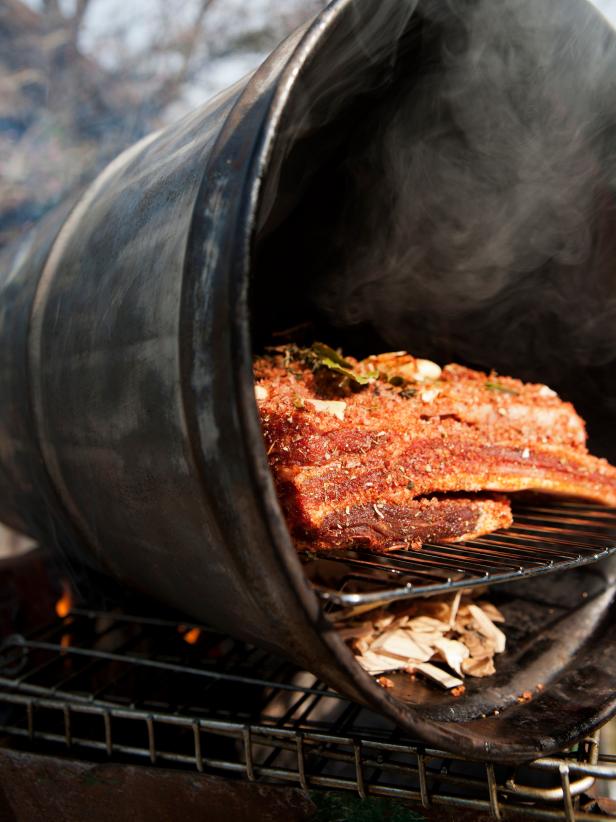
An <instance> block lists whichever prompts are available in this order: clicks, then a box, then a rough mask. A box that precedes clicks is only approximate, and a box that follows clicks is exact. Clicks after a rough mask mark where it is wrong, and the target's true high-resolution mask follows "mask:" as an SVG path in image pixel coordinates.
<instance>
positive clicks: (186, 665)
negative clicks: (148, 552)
mask: <svg viewBox="0 0 616 822" xmlns="http://www.w3.org/2000/svg"><path fill="white" fill-rule="evenodd" d="M153 674H155V675H153ZM0 720H1V721H0V730H1V731H2V732H3V733H4V734H6V735H8V737H9V738H11V739H12V740H13V742H14V744H21V745H23V746H24V747H26V748H29V749H31V748H32V747H33V746H34V747H35V748H36V749H37V750H41V749H42V750H47V751H52V752H54V751H55V752H58V751H70V752H71V753H72V754H73V755H78V756H81V757H83V758H87V759H94V760H101V759H103V760H109V759H111V760H116V761H123V762H126V761H129V762H134V761H137V762H141V763H145V764H148V763H149V764H150V765H151V766H155V765H165V766H168V767H169V766H172V767H177V768H183V769H191V770H197V771H199V772H206V773H211V774H218V775H225V776H227V777H236V778H241V779H247V780H253V781H255V780H257V781H263V782H278V783H284V784H293V785H299V786H301V787H302V788H304V789H337V790H342V791H353V792H355V793H358V794H359V795H360V796H362V797H365V796H380V797H393V798H401V799H407V800H411V801H414V802H416V803H419V804H421V805H423V806H424V807H425V808H429V807H430V806H439V805H440V806H443V805H447V806H452V807H459V808H465V809H476V810H477V811H478V812H485V813H488V814H492V816H494V817H495V818H503V817H505V818H506V817H507V815H508V814H509V813H510V812H511V813H513V812H514V811H515V810H516V809H517V810H523V812H524V814H525V818H537V819H566V820H577V822H583V821H584V820H597V819H608V818H609V817H607V816H602V815H601V814H598V813H595V812H594V810H592V809H593V808H595V805H594V800H592V799H591V798H590V797H589V796H588V794H587V791H589V790H590V789H591V787H592V786H593V783H594V782H595V780H600V781H603V782H604V783H607V782H609V781H613V782H614V784H616V762H615V761H614V758H610V757H603V758H601V757H599V749H598V740H597V737H596V736H595V737H592V738H589V739H587V740H585V742H584V743H583V744H581V745H580V746H579V749H578V750H577V751H576V752H570V753H569V754H568V755H564V754H563V755H562V756H558V757H551V758H544V759H540V760H537V761H536V762H534V763H532V764H530V765H526V766H523V767H517V768H514V767H505V766H494V765H492V764H491V763H483V764H482V763H469V762H467V761H464V760H463V759H462V758H461V757H456V756H454V755H451V754H447V753H444V752H441V751H438V750H433V749H430V748H426V747H425V746H424V745H422V744H421V743H419V742H417V741H416V740H412V739H407V738H405V737H404V736H402V735H401V734H400V732H399V731H397V730H396V728H395V727H394V726H393V725H392V724H391V723H389V722H388V721H387V720H385V719H383V718H382V717H377V716H376V715H374V714H372V713H370V712H369V711H367V710H366V709H363V708H361V707H360V706H358V705H355V704H352V703H350V702H348V701H347V700H346V699H344V698H342V697H340V696H339V695H338V694H336V693H334V692H332V691H330V690H328V689H327V688H326V687H325V686H324V685H323V683H321V682H319V681H317V680H316V679H315V677H314V676H313V675H311V674H308V673H306V672H302V671H298V670H296V669H294V668H293V667H291V666H290V665H289V663H287V662H284V661H282V660H280V659H276V658H274V657H272V656H270V655H269V654H267V653H266V652H264V651H262V650H259V649H257V648H255V647H252V646H249V645H246V644H244V643H242V642H238V641H235V640H231V639H229V638H228V637H226V636H223V635H221V634H219V633H216V632H213V631H210V630H206V629H203V628H198V629H195V627H194V626H186V625H182V626H180V625H178V624H177V623H176V622H174V621H173V620H164V619H158V618H148V617H145V616H140V617H131V616H127V615H125V614H123V613H109V612H96V611H85V610H79V609H76V610H74V611H72V612H71V614H70V615H69V616H68V617H66V618H65V619H63V620H56V621H55V622H54V623H53V624H51V625H50V626H47V627H45V628H43V629H41V630H39V631H37V632H36V633H35V634H33V635H32V636H29V637H28V638H25V637H23V636H13V637H9V638H8V639H7V640H6V641H5V642H4V644H3V646H2V648H1V651H0Z"/></svg>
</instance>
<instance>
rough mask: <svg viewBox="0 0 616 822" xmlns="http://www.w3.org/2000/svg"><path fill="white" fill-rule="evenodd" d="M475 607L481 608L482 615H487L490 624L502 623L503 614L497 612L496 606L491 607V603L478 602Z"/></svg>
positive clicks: (503, 619)
mask: <svg viewBox="0 0 616 822" xmlns="http://www.w3.org/2000/svg"><path fill="white" fill-rule="evenodd" d="M477 605H478V606H479V607H480V608H481V610H482V611H483V612H484V614H487V615H488V616H489V617H490V619H491V620H492V622H504V621H505V617H504V616H503V614H502V613H501V612H500V611H499V610H498V608H497V607H496V605H492V603H491V602H486V601H485V600H481V602H478V603H477Z"/></svg>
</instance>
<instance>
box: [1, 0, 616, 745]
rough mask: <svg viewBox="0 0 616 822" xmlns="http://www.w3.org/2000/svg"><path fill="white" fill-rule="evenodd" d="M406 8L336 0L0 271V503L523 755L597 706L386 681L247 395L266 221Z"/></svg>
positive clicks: (112, 174) (124, 162) (30, 526)
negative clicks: (317, 586) (336, 624)
mask: <svg viewBox="0 0 616 822" xmlns="http://www.w3.org/2000/svg"><path fill="white" fill-rule="evenodd" d="M410 8H411V7H410V5H408V4H406V3H400V2H399V0H378V2H368V0H337V2H334V3H332V4H331V5H330V6H328V8H327V9H326V10H324V11H323V12H322V13H321V14H320V15H318V16H317V17H316V19H315V20H314V21H312V22H311V23H310V24H309V25H307V26H304V27H303V28H301V29H300V30H298V31H297V32H296V33H295V34H293V35H292V36H291V37H290V38H289V39H287V40H286V41H285V42H284V43H282V44H281V45H280V47H279V48H277V49H276V51H274V53H273V54H272V55H271V56H270V57H269V59H268V60H267V61H266V62H265V63H264V64H263V65H262V66H261V68H259V69H258V70H257V71H256V72H255V73H254V74H253V75H252V76H250V77H249V78H248V79H246V80H245V81H242V82H240V83H238V84H236V85H235V86H234V87H232V88H231V89H229V90H228V91H227V92H224V93H223V94H221V95H219V96H218V97H216V98H215V99H214V100H212V101H211V102H209V103H208V104H206V105H205V106H203V107H202V108H200V109H198V110H197V111H195V112H194V113H192V114H190V115H189V116H187V117H186V118H184V119H183V120H181V121H180V122H179V123H177V124H175V125H172V126H170V127H169V128H166V129H165V130H163V131H161V132H159V133H156V134H153V135H151V136H149V137H147V138H145V139H144V140H142V141H141V142H139V143H138V144H136V145H135V146H133V147H132V148H130V149H129V150H127V151H126V152H124V153H123V154H122V155H120V156H119V157H118V158H117V159H116V160H115V161H114V162H112V163H111V164H110V165H109V166H108V167H107V168H106V169H105V170H104V171H103V173H102V174H101V175H100V176H99V177H98V178H97V179H96V180H95V181H94V182H93V183H92V184H91V185H90V187H89V188H88V189H87V190H86V191H85V192H84V193H83V195H82V196H81V197H80V198H79V199H78V200H77V201H76V202H71V203H67V204H66V205H65V206H64V207H62V208H61V209H59V210H57V211H56V212H54V213H53V214H51V215H50V216H49V217H48V218H46V219H45V220H44V221H43V222H42V223H41V224H40V225H39V226H38V228H37V229H36V230H35V232H34V233H33V234H32V235H31V237H30V238H29V239H28V240H27V242H26V243H25V244H24V245H23V246H22V247H21V249H20V251H19V253H18V254H17V256H16V257H15V258H14V260H13V262H12V264H11V265H10V266H8V267H6V268H5V269H4V270H2V271H1V272H0V519H1V520H2V521H4V522H6V523H7V524H8V525H10V526H12V527H14V528H16V529H17V530H20V531H23V532H25V533H28V534H31V535H32V536H34V537H35V538H37V539H39V540H42V541H45V542H47V543H49V542H50V541H53V542H55V543H57V544H59V545H60V546H61V547H62V548H63V550H65V551H68V552H69V553H72V554H73V555H75V556H79V557H82V558H87V560H88V561H89V562H91V563H92V564H94V565H95V566H97V567H99V568H102V569H104V570H105V571H106V572H108V573H110V574H113V575H114V576H115V577H117V578H119V579H120V580H123V581H125V582H126V583H127V584H129V585H131V586H134V587H137V588H139V589H141V590H143V591H145V592H147V593H148V594H150V595H151V596H153V597H156V598H158V599H159V600H160V601H162V602H164V603H166V604H168V605H170V606H173V607H175V608H178V609H180V610H181V611H183V612H185V613H186V614H188V615H190V616H191V617H192V618H193V619H195V620H202V621H205V622H208V623H210V624H212V625H214V626H216V627H218V628H220V629H221V630H224V631H228V632H230V633H232V634H234V635H238V636H240V637H243V638H245V639H247V640H248V641H251V642H255V643H257V644H261V645H264V646H266V647H268V648H270V649H272V650H274V651H276V652H279V653H283V654H284V655H286V656H287V657H289V658H291V659H292V660H293V661H294V662H296V663H297V664H298V665H300V666H303V667H305V668H307V669H309V670H311V671H313V672H314V673H316V674H317V675H318V676H319V677H321V678H322V679H323V680H324V681H325V682H327V683H329V684H330V685H331V686H333V687H335V688H337V689H339V690H340V691H341V692H343V693H345V694H346V695H348V696H349V697H351V698H353V699H355V700H358V701H359V702H363V703H365V704H368V705H371V706H373V707H375V708H377V709H378V710H380V711H381V712H383V713H385V714H387V715H388V716H389V717H391V718H393V719H394V720H395V721H396V722H398V723H400V725H401V726H402V727H404V728H405V729H406V730H408V731H410V732H412V733H414V734H419V735H421V736H422V737H423V738H425V739H427V740H429V741H430V742H432V743H433V744H434V745H436V746H439V747H443V748H446V749H449V750H452V749H453V750H458V751H460V752H462V753H464V754H465V755H469V756H477V757H485V756H496V757H501V758H504V759H509V760H516V759H523V758H525V757H529V756H533V755H534V754H535V753H536V752H537V751H538V750H541V749H543V750H555V749H557V748H558V747H562V745H563V744H566V743H567V742H568V741H570V740H571V739H573V738H577V737H579V736H580V734H581V733H583V732H584V731H585V729H586V728H587V726H588V725H589V724H590V722H591V719H593V718H594V717H595V714H594V713H592V712H591V713H588V714H584V715H583V716H582V717H581V718H580V719H579V720H576V722H575V723H574V726H573V727H569V728H568V729H567V731H566V732H565V733H564V735H561V736H560V737H558V736H554V737H553V738H549V737H547V738H546V734H545V727H546V719H545V716H544V717H543V718H533V716H532V714H531V715H530V716H526V717H525V718H524V721H520V723H519V724H516V722H515V721H512V722H509V723H501V725H500V726H495V724H494V721H493V720H491V719H490V718H488V719H486V718H485V717H484V718H481V717H480V716H474V715H469V716H465V715H464V714H461V715H460V716H454V715H452V716H450V717H449V719H448V718H447V717H448V716H449V715H448V714H447V715H443V716H436V715H435V714H432V715H431V714H430V713H429V712H427V713H426V712H424V711H423V710H422V708H421V706H413V705H410V704H406V703H404V702H403V701H402V700H399V699H396V698H395V696H392V695H391V694H390V693H388V692H386V691H385V690H383V689H381V688H379V687H378V685H376V684H375V682H374V681H373V679H372V678H371V677H369V676H368V675H367V674H365V673H364V672H363V671H361V670H360V669H359V666H358V665H357V664H356V663H355V661H354V658H353V655H352V654H351V652H350V650H349V649H348V648H347V647H346V645H345V644H344V643H343V642H342V641H341V640H340V639H339V638H338V637H337V635H336V632H335V630H334V629H333V628H332V625H331V624H330V623H329V622H328V620H327V618H326V616H325V615H324V613H323V611H322V609H321V606H320V604H319V601H318V599H317V597H316V596H315V594H314V592H313V591H312V590H311V588H310V586H309V584H308V583H307V581H306V579H305V577H304V573H303V571H302V567H301V565H300V562H299V560H298V557H297V555H296V552H295V549H294V547H293V545H292V543H291V540H290V537H289V533H288V531H287V528H286V525H285V521H284V518H283V516H282V513H281V510H280V507H279V505H278V501H277V498H276V494H275V490H274V486H273V482H272V478H271V475H270V472H269V469H268V464H267V456H266V453H265V449H264V446H263V441H262V436H261V430H260V425H259V419H258V414H257V409H256V404H255V399H254V391H253V380H252V367H251V363H252V356H253V352H252V341H251V324H252V318H251V304H252V303H251V297H252V294H253V292H254V291H255V290H257V291H258V289H259V287H260V286H259V281H258V278H255V276H254V265H253V261H254V258H255V254H256V253H257V250H258V248H257V246H258V243H259V242H260V237H261V235H262V233H263V232H264V231H265V230H266V228H267V226H268V225H269V226H272V225H275V224H277V222H279V220H280V214H281V213H283V212H284V211H285V210H288V208H289V203H290V202H296V201H297V199H298V198H299V197H301V195H302V192H303V190H304V187H305V185H304V184H305V180H306V179H307V178H308V177H309V170H310V168H311V167H312V166H317V165H318V163H319V162H320V160H321V159H322V158H321V155H323V156H325V155H326V154H327V152H328V151H329V152H331V151H332V147H333V146H338V147H339V146H340V145H341V144H342V142H343V138H344V134H343V133H340V132H339V131H337V129H336V127H335V124H336V122H338V121H339V120H340V119H341V118H342V119H344V118H346V122H347V126H346V128H347V132H348V129H352V128H353V123H354V122H355V121H357V118H358V117H361V114H360V113H358V112H361V106H362V104H365V101H366V100H368V99H369V98H370V95H375V94H376V95H378V94H381V93H382V92H383V91H384V89H386V88H387V85H388V83H390V82H393V80H392V78H393V77H394V74H395V68H394V67H393V62H392V53H393V52H394V51H395V50H392V43H399V42H402V41H403V40H404V38H406V37H407V35H408V32H409V31H410V29H411V28H412V26H413V25H414V15H413V14H411V13H409V9H410ZM362 101H363V103H362ZM315 134H317V135H318V137H319V139H318V140H317V141H316V142H314V141H313V142H312V143H310V139H311V138H312V137H314V135H315ZM308 144H310V145H311V147H312V148H311V150H310V151H303V153H302V146H305V145H308ZM315 146H316V148H315ZM290 276H292V275H291V274H290ZM610 602H611V598H607V599H605V601H604V602H603V604H602V605H601V607H602V608H604V609H605V608H607V607H608V606H609V603H610ZM555 699H556V702H555V707H554V710H555V711H558V710H560V709H561V708H562V706H563V705H564V704H565V703H566V701H567V698H566V697H565V696H564V695H561V696H560V697H558V698H557V697H555ZM559 700H560V701H559ZM435 717H436V718H435Z"/></svg>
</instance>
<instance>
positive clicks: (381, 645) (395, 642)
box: [370, 628, 434, 662]
mask: <svg viewBox="0 0 616 822" xmlns="http://www.w3.org/2000/svg"><path fill="white" fill-rule="evenodd" d="M370 650H372V651H378V652H379V654H384V655H388V656H395V657H397V658H398V659H401V660H404V661H408V660H415V661H417V662H427V661H428V660H429V659H430V658H431V657H432V656H433V655H434V652H433V651H432V649H431V648H429V647H426V646H425V645H420V644H419V643H418V642H415V641H414V640H413V639H412V637H411V636H410V634H409V633H408V631H405V630H404V628H398V629H397V630H395V631H392V632H391V633H389V632H388V633H385V634H383V635H382V636H381V637H379V639H377V640H376V641H375V642H373V643H372V645H371V646H370Z"/></svg>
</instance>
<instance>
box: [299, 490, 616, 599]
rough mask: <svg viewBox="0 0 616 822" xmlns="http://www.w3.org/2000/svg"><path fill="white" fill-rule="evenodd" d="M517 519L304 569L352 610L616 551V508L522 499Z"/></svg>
mask: <svg viewBox="0 0 616 822" xmlns="http://www.w3.org/2000/svg"><path fill="white" fill-rule="evenodd" d="M513 517H514V522H513V525H512V526H511V528H508V529H507V530H502V531H496V532H495V533H493V534H487V535H486V536H483V537H479V538H477V539H473V540H469V541H467V542H459V543H450V544H446V543H442V544H441V543H439V544H425V545H423V546H422V548H421V550H419V551H392V552H391V553H388V554H374V553H370V552H367V551H361V550H348V551H331V552H327V554H321V555H317V554H303V555H302V560H303V563H304V569H305V571H306V574H307V576H308V578H309V579H310V581H311V582H312V584H313V587H314V589H315V591H316V592H317V594H318V595H319V596H320V597H321V599H323V600H325V601H326V602H328V603H329V604H330V606H331V607H335V606H340V607H347V608H348V607H353V606H368V605H375V604H377V603H382V602H383V603H384V602H391V601H393V600H397V599H408V598H411V597H415V596H426V595H427V594H436V593H440V592H443V591H446V590H451V589H455V588H471V587H473V586H476V585H495V584H498V583H503V582H511V581H512V580H516V579H521V578H524V577H533V576H538V575H539V574H546V573H550V572H552V571H559V570H564V569H566V568H572V567H577V566H581V565H587V564H588V563H591V562H596V561H597V560H599V559H602V558H604V557H606V556H608V555H609V554H611V553H613V552H614V550H616V508H608V507H605V506H600V505H591V504H583V503H575V502H564V501H558V502H556V501H551V500H550V501H542V502H540V503H530V502H525V503H522V502H518V503H516V504H514V506H513Z"/></svg>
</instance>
